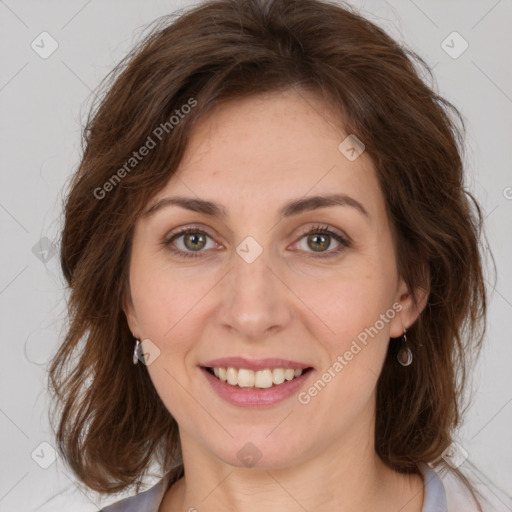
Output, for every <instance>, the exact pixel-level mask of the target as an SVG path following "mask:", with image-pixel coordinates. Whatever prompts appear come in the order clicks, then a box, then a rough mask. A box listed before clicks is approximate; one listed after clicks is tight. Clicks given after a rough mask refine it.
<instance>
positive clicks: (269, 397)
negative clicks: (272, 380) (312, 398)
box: [201, 360, 314, 407]
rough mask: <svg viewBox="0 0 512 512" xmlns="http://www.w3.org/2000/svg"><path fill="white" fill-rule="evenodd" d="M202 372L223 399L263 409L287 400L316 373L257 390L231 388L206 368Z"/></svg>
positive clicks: (235, 403)
mask: <svg viewBox="0 0 512 512" xmlns="http://www.w3.org/2000/svg"><path fill="white" fill-rule="evenodd" d="M267 361H268V360H267ZM299 367H300V366H299ZM267 368H268V367H267ZM201 372H202V373H203V375H204V376H205V378H206V380H207V381H208V382H209V384H210V385H211V387H212V388H213V390H214V391H215V392H216V393H217V394H218V395H219V396H220V397H221V398H222V399H224V400H225V401H226V402H228V403H230V404H233V405H237V406H239V407H262V406H266V405H274V404H276V403H277V402H281V401H282V400H284V399H285V398H288V397H290V396H291V395H293V394H295V393H296V392H298V391H299V389H300V388H301V387H302V386H303V385H304V383H305V382H306V380H307V379H308V378H309V377H310V375H311V374H313V373H314V371H313V370H310V371H308V372H306V373H303V374H302V375H301V376H300V377H296V378H294V379H292V380H289V381H286V382H283V383H282V384H279V385H278V386H272V387H270V388H266V389H257V388H239V387H238V386H231V384H228V383H227V382H223V381H221V380H220V379H218V378H217V377H215V376H214V375H212V374H211V373H209V372H208V370H206V369H205V368H201Z"/></svg>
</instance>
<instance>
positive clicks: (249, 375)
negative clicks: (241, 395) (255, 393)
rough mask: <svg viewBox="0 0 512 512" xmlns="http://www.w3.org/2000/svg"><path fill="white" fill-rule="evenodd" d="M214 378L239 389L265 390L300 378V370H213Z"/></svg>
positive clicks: (230, 368)
mask: <svg viewBox="0 0 512 512" xmlns="http://www.w3.org/2000/svg"><path fill="white" fill-rule="evenodd" d="M213 373H214V374H215V376H216V377H217V378H218V379H220V380H221V381H223V382H227V383H228V384H231V386H239V387H241V388H253V387H256V388H260V389H266V388H270V387H272V386H273V385H274V386H277V385H279V384H282V383H283V382H285V381H289V380H292V379H294V378H295V377H300V376H301V375H302V368H297V369H295V370H294V369H293V368H273V369H270V368H268V369H265V370H258V371H256V372H255V371H253V370H248V369H246V368H240V369H236V368H232V367H229V368H213Z"/></svg>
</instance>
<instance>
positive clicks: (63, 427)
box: [49, 0, 486, 493]
mask: <svg viewBox="0 0 512 512" xmlns="http://www.w3.org/2000/svg"><path fill="white" fill-rule="evenodd" d="M170 21H172V23H171V22H170ZM415 62H416V63H419V64H421V66H423V68H424V69H426V70H427V71H428V72H429V73H430V77H431V78H432V73H431V71H430V69H429V68H428V66H427V64H426V63H425V62H424V61H423V60H422V59H421V58H420V57H419V56H418V55H417V54H415V53H414V52H412V51H411V50H408V49H406V48H404V47H402V46H400V45H399V44H398V43H397V42H395V41H394V40H393V39H392V38H390V37H389V36H388V35H387V34H386V33H385V32H384V31H383V30H382V29H380V28H379V27H377V26H376V25H374V24H373V23H371V22H369V21H368V20H366V19H365V18H363V17H361V16H360V15H358V14H357V13H356V12H355V11H354V10H353V9H352V8H351V7H350V6H348V5H344V6H342V5H340V3H329V2H326V1H319V0H298V1H294V2H289V1H287V0H275V1H265V0H249V1H247V0H244V1H237V0H215V1H210V2H207V3H204V4H202V5H200V6H197V7H195V8H193V9H191V10H189V11H187V12H185V13H179V16H178V17H174V16H172V17H171V19H169V17H164V18H162V19H159V20H157V23H156V25H154V26H153V27H152V31H151V32H150V33H149V35H147V36H146V37H145V39H144V40H143V41H142V42H141V43H140V44H139V45H137V47H136V48H134V50H133V51H132V52H131V53H130V54H129V55H128V56H127V57H126V58H125V59H124V60H123V61H122V62H121V63H120V64H119V65H118V66H117V67H116V68H115V69H114V70H113V71H112V73H111V74H110V75H109V76H108V77H107V79H106V80H105V82H104V84H103V87H104V88H105V91H106V92H105V94H104V95H103V96H102V97H101V99H100V100H97V102H96V104H95V105H94V108H93V109H92V111H91V113H90V114H89V118H88V119H87V125H86V127H85V131H84V137H83V143H84V150H83V158H82V161H81V163H80V166H79V169H78V171H77V172H76V174H75V175H74V176H73V179H72V182H71V186H70V190H69V193H68V196H67V202H66V205H65V225H64V229H63V232H62V247H61V265H62V270H63V273H64V276H65V278H66V280H67V283H68V284H69V288H70V296H69V301H68V304H69V326H68V330H67V333H66V336H65V339H64V342H63V344H62V345H61V347H60V349H59V351H58V353H57V354H56V355H55V357H54V359H53V361H52V362H51V368H50V370H49V385H50V388H51V390H52V392H53V393H54V400H55V403H56V405H58V406H59V407H60V410H59V413H58V415H57V417H58V418H59V424H58V428H57V429H56V438H57V442H58V446H59V448H60V450H61V452H62V454H63V455H64V457H65V460H66V461H67V463H68V464H69V466H70V467H71V468H72V470H73V471H74V473H75V474H76V475H77V477H78V478H79V479H80V480H81V481H82V482H83V483H85V484H86V485H87V486H88V487H90V488H91V489H94V490H96V491H99V492H102V493H113V492H117V491H119V490H122V489H124V488H126V487H128V486H130V485H132V484H134V483H140V478H141V475H143V473H144V472H145V471H146V470H147V468H148V466H149V464H150V463H151V462H152V461H157V462H158V463H159V464H160V465H161V467H162V468H163V469H164V470H166V471H167V470H168V469H169V468H171V467H172V466H175V465H176V464H178V463H181V462H182V461H181V450H180V442H179V437H178V429H177V424H176V421H175V420H174V418H173V417H172V416H171V415H170V413H169V412H168V410H167V409H166V407H165V406H164V404H163V403H162V401H161V400H160V398H159V396H158V394H157V393H156V391H155V389H154V386H153V385H152V382H151V380H150V378H149V375H148V372H147V369H146V368H145V367H144V365H141V364H139V365H137V366H134V365H133V364H132V361H131V358H132V351H133V338H132V336H131V334H130V331H129V329H128V326H127V322H126V318H125V315H124V313H123V311H122V298H123V294H124V293H125V292H126V287H127V283H128V279H127V275H128V274H127V271H128V265H129V254H130V242H131V236H132V231H133V226H134V223H135V222H136V220H137V217H138V215H139V214H140V213H141V211H142V209H143V208H144V207H145V206H146V205H147V203H148V200H149V199H150V198H151V197H152V196H153V195H154V194H155V193H157V192H158V191H159V190H160V189H161V188H162V187H164V186H165V184H166V183H167V181H168V180H169V178H170V177H171V175H172V174H173V172H174V171H175V170H176V168H177V166H178V164H179V163H180V159H181V158H182V155H183V152H184V150H185V148H186V145H187V141H188V140H189V137H190V134H191V132H192V130H193V128H194V125H195V124H196V123H197V121H198V120H199V119H200V118H201V117H202V116H204V115H205V113H206V112H208V111H210V110H211V108H212V107H213V106H214V105H216V104H218V103H219V102H221V101H227V100H232V99H234V98H237V97H244V96H248V95H252V94H257V93H263V92H273V91H282V90H286V89H289V88H296V89H297V90H309V91H313V92H315V93H317V94H318V95H320V96H321V97H322V98H323V99H324V100H325V102H327V103H328V104H329V105H330V106H332V109H333V111H335V112H338V113H339V116H340V117H339V118H340V120H342V121H343V126H344V129H345V131H346V133H351V134H355V135H356V136H357V137H358V138H359V139H360V140H361V141H363V142H364V144H365V146H366V153H367V155H368V156H370V158H371V159H372V161H373V164H374V166H375V170H376V173H377V176H378V179H379V182H380V186H381V189H382V191H383V194H384V197H385V201H386V205H387V209H388V214H389V218H390V221H391V225H392V229H393V233H394V242H395V248H396V257H397V265H398V270H399V272H400V275H401V276H402V277H403V278H404V279H405V281H406V282H407V284H408V286H409V289H410V290H415V289H417V287H426V288H428V287H430V295H429V299H428V303H427V305H426V307H425V309H424V310H423V311H422V313H421V314H420V316H419V318H418V320H417V321H416V322H415V323H414V324H413V325H412V326H411V327H410V330H409V332H408V342H409V343H410V344H411V346H412V350H413V352H414V355H415V360H414V363H413V366H411V367H408V368H403V367H401V366H400V365H399V364H397V360H396V351H397V343H396V342H395V341H396V340H391V342H390V344H389V350H388V354H387V359H386V361H385V364H384V369H383V371H382V374H381V376H380V378H379V381H378V389H377V411H376V414H377V417H376V436H375V448H376V451H377V453H378V455H379V456H380V457H381V459H382V460H383V461H384V462H385V463H387V464H388V465H389V466H390V467H392V468H394V469H395V470H397V471H399V472H417V471H418V468H417V464H418V462H419V461H424V462H434V461H436V460H438V459H439V458H440V456H441V454H442V453H443V451H444V450H445V449H446V448H447V447H448V446H449V445H450V443H451V441H452V433H453V432H454V429H455V428H456V427H457V425H458V424H459V419H460V409H461V401H460V398H461V396H462V395H461V393H462V390H463V386H464V383H465V381H466V367H467V363H468V362H469V360H468V357H469V356H470V355H471V354H476V353H477V352H478V349H479V347H480V345H481V342H482V338H483V335H484V332H485V311H486V295H485V288H484V279H483V274H482V261H481V254H480V249H479V236H480V230H481V224H482V217H481V212H480V208H479V206H478V203H477V202H476V201H475V199H474V198H473V196H472V195H471V194H470V193H469V192H467V191H466V190H465V187H464V182H463V164H462V157H461V155H462V154H463V141H464V133H465V130H464V121H463V119H462V117H461V116H460V114H459V112H458V111H457V109H456V108H455V107H454V106H453V105H452V104H451V103H449V102H448V101H446V100H445V99H443V98H441V97H440V96H438V95H437V94H436V93H435V92H434V91H433V89H432V88H431V87H429V86H427V85H426V84H425V83H424V82H423V80H422V79H421V78H420V72H419V70H418V69H416V67H415ZM184 105H189V106H191V108H189V109H184V107H183V106H184ZM192 106H193V108H192ZM178 111H179V112H178ZM449 111H452V113H454V114H456V116H457V118H458V120H459V121H460V125H461V126H460V127H458V126H457V125H456V123H455V121H454V120H453V119H452V117H451V116H450V115H449V113H450V112H449ZM185 112H187V113H186V115H185ZM180 113H181V114H183V115H181V114H180ZM173 115H174V116H175V117H176V116H178V117H179V118H180V119H179V122H174V121H170V119H171V116H173ZM166 123H167V124H166ZM158 127H160V131H162V129H163V128H162V127H166V128H165V133H164V132H162V135H163V136H162V138H161V141H160V140H159V141H158V143H157V144H156V147H155V148H154V149H152V150H151V151H149V152H148V154H147V156H145V157H144V158H143V159H140V160H138V159H137V160H136V162H134V161H131V160H130V159H131V158H132V156H133V152H134V151H136V150H138V149H139V148H140V147H142V146H143V145H145V144H147V143H148V137H151V138H152V139H153V141H154V142H157V140H156V139H157V138H158V137H156V135H155V133H160V132H156V129H157V128H158ZM340 142H341V141H340ZM127 162H131V163H130V165H128V166H127ZM132 164H133V165H132ZM121 169H124V172H123V171H121Z"/></svg>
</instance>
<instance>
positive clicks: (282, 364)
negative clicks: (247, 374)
mask: <svg viewBox="0 0 512 512" xmlns="http://www.w3.org/2000/svg"><path fill="white" fill-rule="evenodd" d="M201 366H206V367H210V368H228V367H232V368H237V369H240V368H246V369H247V370H253V371H258V370H266V369H267V368H270V369H273V368H293V369H296V368H302V369H303V370H305V369H306V368H311V365H309V364H304V363H299V362H297V361H289V360H287V359H279V358H269V359H245V358H244V357H222V358H220V359H213V360H212V361H206V362H205V363H203V364H201Z"/></svg>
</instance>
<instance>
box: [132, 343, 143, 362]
mask: <svg viewBox="0 0 512 512" xmlns="http://www.w3.org/2000/svg"><path fill="white" fill-rule="evenodd" d="M140 349H141V344H140V341H139V340H137V339H136V340H135V348H134V350H133V364H137V363H138V362H139V357H140V356H141V351H140Z"/></svg>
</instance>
